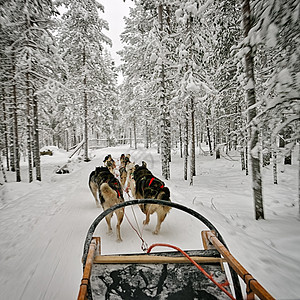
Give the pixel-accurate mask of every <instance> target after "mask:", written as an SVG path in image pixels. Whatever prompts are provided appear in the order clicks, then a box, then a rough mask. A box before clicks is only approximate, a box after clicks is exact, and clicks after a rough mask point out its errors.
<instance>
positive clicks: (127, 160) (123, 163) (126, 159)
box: [119, 154, 130, 187]
mask: <svg viewBox="0 0 300 300" xmlns="http://www.w3.org/2000/svg"><path fill="white" fill-rule="evenodd" d="M129 163H130V154H126V156H125V154H121V156H120V168H119V173H120V181H121V184H122V186H123V187H124V186H125V182H126V178H127V171H126V166H127V164H129Z"/></svg>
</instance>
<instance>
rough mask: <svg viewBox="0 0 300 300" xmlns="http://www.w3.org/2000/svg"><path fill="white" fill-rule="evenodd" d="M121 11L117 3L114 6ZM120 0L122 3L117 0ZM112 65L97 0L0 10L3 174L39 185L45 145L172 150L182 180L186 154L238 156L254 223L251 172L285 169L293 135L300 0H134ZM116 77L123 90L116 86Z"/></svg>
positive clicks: (258, 197)
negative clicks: (23, 169) (23, 163)
mask: <svg viewBox="0 0 300 300" xmlns="http://www.w3.org/2000/svg"><path fill="white" fill-rule="evenodd" d="M113 1H116V2H117V1H122V0H113ZM126 1H130V0H126ZM134 4H135V5H134V7H133V8H132V9H131V11H130V15H129V16H128V17H126V19H125V24H126V26H125V29H124V31H123V33H122V34H121V40H122V42H123V44H124V48H123V50H121V51H120V52H119V54H120V56H121V61H122V63H121V65H120V66H116V64H115V62H114V61H113V59H112V57H111V54H110V52H109V50H108V49H109V48H107V46H109V45H111V40H110V38H109V37H108V36H107V35H106V34H105V33H104V32H105V30H106V29H109V23H108V22H107V21H106V20H105V18H104V11H105V7H104V6H103V5H102V4H101V0H99V1H96V0H80V1H79V0H56V1H51V0H3V1H1V2H0V55H1V60H0V64H1V69H0V76H1V81H0V82H1V88H0V99H1V100H0V101H1V114H0V118H1V128H0V134H1V139H0V151H1V166H2V172H3V174H4V173H5V171H4V169H6V171H12V172H15V175H16V176H15V178H16V181H17V182H20V181H22V178H21V173H20V159H21V157H25V159H26V160H27V162H28V174H29V181H30V182H31V181H33V180H34V178H35V180H38V181H39V180H42V174H41V166H40V155H41V154H42V152H41V149H42V148H43V147H45V146H47V145H56V146H58V147H60V148H64V149H66V150H69V149H72V148H74V147H76V146H77V145H82V147H83V149H84V155H83V160H84V161H89V160H90V157H89V149H90V148H92V147H94V148H97V147H103V145H105V146H114V145H117V144H123V143H130V145H132V147H133V148H136V147H137V143H138V142H139V143H143V144H144V147H145V148H148V147H156V148H157V151H158V153H160V155H161V165H162V170H161V172H162V177H163V178H164V179H169V178H170V162H171V160H172V155H171V150H172V149H174V148H176V149H178V151H180V153H181V157H182V159H183V162H184V164H183V166H184V167H183V178H184V179H185V180H190V184H193V177H194V176H195V175H196V168H195V164H196V150H195V149H196V148H200V150H201V144H202V143H206V144H207V145H208V147H209V153H208V155H212V156H213V155H215V156H216V159H217V158H218V157H219V156H220V151H231V150H236V151H239V152H240V157H241V167H242V169H244V170H245V172H246V174H251V176H252V181H253V195H254V201H255V208H256V219H261V218H262V219H263V218H264V214H263V209H262V201H263V199H262V192H261V189H262V180H261V168H262V167H263V166H265V165H268V164H270V163H272V164H273V166H272V167H273V168H274V183H275V184H276V183H277V178H276V172H277V171H276V163H277V162H278V161H279V160H281V159H284V161H285V163H286V164H289V163H291V154H292V152H293V150H294V148H295V145H296V144H297V143H298V142H299V138H300V131H299V121H300V104H299V98H300V63H299V61H300V22H299V21H300V20H299V17H300V1H299V0H222V1H221V0H198V1H193V0H180V1H179V0H156V1H152V0H135V1H134ZM120 72H121V73H122V76H123V82H121V83H118V81H117V77H118V74H119V73H120Z"/></svg>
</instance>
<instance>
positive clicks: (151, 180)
mask: <svg viewBox="0 0 300 300" xmlns="http://www.w3.org/2000/svg"><path fill="white" fill-rule="evenodd" d="M145 179H146V178H145ZM154 179H156V178H155V177H152V178H151V179H150V182H149V185H148V186H150V185H151V183H152V182H153V180H154ZM164 187H165V186H164V183H163V184H162V185H161V186H160V188H161V189H162V188H164Z"/></svg>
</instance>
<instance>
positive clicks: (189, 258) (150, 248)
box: [147, 243, 236, 300]
mask: <svg viewBox="0 0 300 300" xmlns="http://www.w3.org/2000/svg"><path fill="white" fill-rule="evenodd" d="M156 246H161V247H169V248H173V249H175V250H177V251H179V252H180V253H182V254H183V255H184V256H185V257H186V258H187V259H188V260H189V261H190V262H191V263H192V264H193V265H194V266H196V267H197V268H198V269H199V270H200V271H201V272H202V273H203V274H204V275H205V276H206V277H207V278H208V279H210V280H211V281H212V282H213V283H214V284H215V285H217V286H218V287H219V288H220V289H221V290H222V291H223V292H224V293H225V294H226V295H227V296H228V297H229V298H230V299H232V300H236V299H235V298H234V297H233V296H232V295H231V294H230V293H229V292H228V291H227V290H226V289H225V288H224V287H223V286H222V284H220V283H218V282H216V281H215V280H214V279H213V277H212V276H211V275H209V274H208V273H207V272H206V271H205V270H204V269H203V268H202V267H201V266H200V265H199V264H198V263H196V262H195V261H194V260H193V259H192V258H191V257H190V256H189V255H188V254H187V253H186V252H184V251H183V250H181V249H180V248H178V247H176V246H173V245H170V244H162V243H157V244H152V245H151V246H150V247H149V248H148V250H147V253H150V252H151V250H152V249H153V248H154V247H156Z"/></svg>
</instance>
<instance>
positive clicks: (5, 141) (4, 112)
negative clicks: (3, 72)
mask: <svg viewBox="0 0 300 300" xmlns="http://www.w3.org/2000/svg"><path fill="white" fill-rule="evenodd" d="M5 101H6V97H5V88H4V87H2V108H3V132H4V151H5V157H6V170H7V171H9V168H10V167H9V155H8V153H9V145H8V126H7V117H6V104H5Z"/></svg>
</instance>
